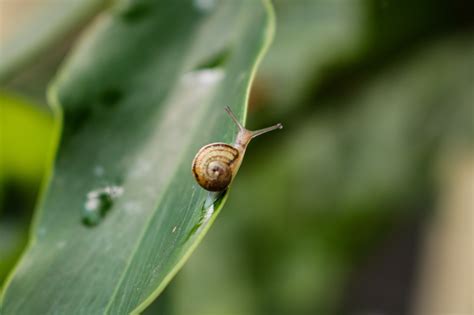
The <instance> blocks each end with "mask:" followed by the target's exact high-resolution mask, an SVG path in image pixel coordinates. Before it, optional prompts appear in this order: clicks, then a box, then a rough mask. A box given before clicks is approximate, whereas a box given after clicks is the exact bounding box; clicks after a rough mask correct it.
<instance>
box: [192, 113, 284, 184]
mask: <svg viewBox="0 0 474 315" xmlns="http://www.w3.org/2000/svg"><path fill="white" fill-rule="evenodd" d="M225 110H226V111H227V113H228V114H229V116H230V117H231V118H232V120H233V121H234V122H235V124H236V125H237V127H238V128H239V132H238V134H237V137H236V140H235V142H234V144H233V145H230V144H227V143H222V142H215V143H211V144H208V145H205V146H203V147H202V148H201V149H200V150H199V151H198V153H197V154H196V156H195V157H194V160H193V163H192V172H193V175H194V178H195V179H196V181H197V183H198V184H199V185H200V186H201V187H202V188H204V189H206V190H208V191H224V190H225V189H227V187H228V186H229V185H230V183H231V182H232V180H233V178H234V177H235V174H236V173H237V171H238V170H239V167H240V164H241V163H242V159H243V157H244V154H245V150H246V149H247V145H248V144H249V142H250V140H252V139H253V138H255V137H257V136H259V135H261V134H264V133H266V132H269V131H272V130H276V129H281V128H283V126H282V125H281V124H276V125H274V126H271V127H268V128H264V129H259V130H256V131H251V130H248V129H246V128H244V127H243V126H242V124H241V123H240V122H239V121H238V120H237V118H236V117H235V115H234V114H233V113H232V111H231V110H230V108H229V107H226V108H225Z"/></svg>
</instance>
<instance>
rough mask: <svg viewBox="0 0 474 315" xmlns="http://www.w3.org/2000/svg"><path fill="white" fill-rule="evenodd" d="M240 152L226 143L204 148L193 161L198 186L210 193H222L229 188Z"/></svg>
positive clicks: (209, 145)
mask: <svg viewBox="0 0 474 315" xmlns="http://www.w3.org/2000/svg"><path fill="white" fill-rule="evenodd" d="M238 158H239V151H238V150H237V149H236V148H234V147H233V146H231V145H228V144H226V143H219V142H218V143H211V144H208V145H206V146H204V147H202V148H201V149H200V150H199V152H198V153H197V154H196V157H195V159H194V161H193V167H192V170H193V174H194V178H196V181H197V182H198V184H199V185H200V186H201V187H202V188H204V189H206V190H209V191H222V190H225V189H226V187H227V186H229V184H230V182H231V181H232V177H233V174H234V170H235V166H236V163H235V162H236V161H238Z"/></svg>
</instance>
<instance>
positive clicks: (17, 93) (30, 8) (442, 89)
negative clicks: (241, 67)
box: [0, 0, 474, 315]
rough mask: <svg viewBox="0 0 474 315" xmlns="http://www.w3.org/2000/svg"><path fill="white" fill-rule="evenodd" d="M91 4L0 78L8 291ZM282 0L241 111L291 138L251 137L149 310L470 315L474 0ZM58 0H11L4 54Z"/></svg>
mask: <svg viewBox="0 0 474 315" xmlns="http://www.w3.org/2000/svg"><path fill="white" fill-rule="evenodd" d="M243 1H245V0H243ZM89 2H91V3H92V1H89ZM97 3H98V4H97ZM97 3H95V4H94V5H90V8H88V9H87V10H85V11H87V12H86V13H81V15H79V14H76V19H75V20H74V22H75V23H71V25H72V26H69V27H68V28H66V30H64V31H63V32H60V33H58V34H55V36H54V40H49V42H48V44H47V45H46V44H45V45H43V46H41V45H36V46H35V47H36V48H35V49H36V54H37V56H39V57H37V58H35V60H30V61H28V58H26V59H25V60H26V61H25V62H23V63H22V66H19V67H17V68H16V69H15V71H11V72H9V73H7V75H4V76H3V78H2V79H3V82H2V85H1V91H0V110H1V112H0V115H1V116H0V126H1V130H0V132H1V133H0V150H1V159H0V186H1V190H0V285H1V283H2V282H3V281H4V279H5V277H6V275H7V273H8V272H9V271H10V270H11V268H12V267H13V265H14V263H15V261H16V260H17V259H18V256H19V254H20V253H21V250H22V249H23V247H24V245H25V242H26V240H27V233H28V227H29V224H30V222H31V216H32V211H33V209H34V204H35V202H36V197H37V195H38V191H39V189H40V183H41V179H42V177H43V175H44V171H45V165H46V159H47V156H48V154H49V149H50V141H51V135H52V127H53V121H52V118H51V115H50V113H49V109H48V108H47V107H46V106H45V104H46V101H45V93H46V86H47V83H48V82H49V80H50V79H51V78H52V76H53V75H54V74H55V71H56V69H57V68H58V67H59V65H60V63H61V61H62V60H63V58H64V56H65V54H66V52H67V51H68V49H69V48H70V47H71V43H73V42H74V39H75V38H76V36H77V34H78V33H80V30H81V28H82V27H83V26H84V25H86V24H87V23H88V21H89V19H90V18H91V17H92V16H93V15H94V14H93V13H94V12H96V11H97V10H98V9H100V8H101V5H107V3H105V4H104V3H99V2H97ZM273 3H274V6H275V11H276V18H277V30H276V34H275V38H274V42H273V45H272V46H271V48H270V50H269V51H268V53H267V55H266V57H265V59H264V61H263V64H262V65H261V67H260V69H259V71H258V74H257V78H256V80H255V82H254V84H253V87H252V93H251V98H250V104H249V106H250V108H249V120H248V122H247V123H248V126H249V128H251V129H256V128H258V127H260V126H266V125H269V124H272V123H274V122H277V121H281V122H282V123H283V124H284V126H285V129H284V132H281V133H279V134H278V135H274V136H272V137H265V138H263V137H262V138H261V139H256V140H255V142H254V143H252V145H251V146H250V148H249V150H248V153H247V156H246V160H245V162H244V164H243V166H242V168H241V170H240V173H239V176H238V177H237V179H236V181H235V183H234V185H233V188H232V191H231V194H230V197H229V201H228V203H227V205H226V206H225V209H224V211H223V212H222V214H221V217H220V218H219V220H217V222H216V224H215V225H214V227H213V228H212V229H211V231H210V232H209V234H208V235H207V237H206V238H205V240H204V242H203V243H202V245H201V246H200V247H199V249H198V250H197V251H196V253H195V254H193V256H192V258H191V259H190V261H189V262H188V263H187V264H186V266H185V267H184V269H183V270H182V271H181V272H180V273H179V274H178V276H177V277H176V279H175V280H174V281H173V282H172V283H171V285H170V286H169V287H168V288H167V289H166V291H165V293H164V294H163V295H162V296H160V298H159V299H158V300H157V302H156V303H155V304H154V305H152V306H151V307H150V309H149V310H148V311H147V313H149V314H157V313H160V312H159V310H163V309H166V310H167V314H168V313H169V314H178V315H181V314H198V315H218V314H222V315H233V314H236V315H240V314H276V315H279V314H282V315H286V314H288V315H290V314H305V315H306V314H322V315H325V314H328V315H331V314H361V315H362V314H367V315H368V314H413V313H415V314H427V315H438V314H439V315H448V314H459V315H468V314H474V313H473V312H474V309H473V305H472V301H474V292H473V286H474V273H473V271H472V264H473V263H474V257H473V255H474V254H473V251H474V248H473V246H472V237H473V232H472V231H473V229H474V220H473V219H472V213H473V212H472V211H474V200H472V198H470V199H469V196H473V195H474V171H473V169H474V154H473V150H472V148H473V144H474V139H473V138H474V3H473V2H472V1H469V0H454V1H447V0H445V1H441V0H440V1H429V0H418V1H408V0H398V1H396V0H360V1H356V0H345V1H342V0H341V1H339V0H336V1H334V0H275V1H273ZM65 7H67V1H66V2H64V1H63V2H61V1H59V2H52V1H40V0H37V1H12V0H2V1H1V2H0V10H1V15H0V18H1V20H0V26H1V28H2V32H1V33H0V35H1V37H0V38H1V40H2V41H1V43H0V45H1V46H0V52H1V50H2V46H3V47H6V46H4V45H9V43H10V42H9V40H10V41H11V38H15V39H16V40H17V41H31V43H34V40H33V39H32V38H33V37H34V27H33V28H32V25H35V24H37V23H48V21H49V20H48V19H47V18H45V17H44V16H45V15H44V14H42V13H41V12H44V10H52V8H54V10H53V11H54V12H62V11H60V10H64V8H65ZM25 12H26V13H25ZM22 14H23V17H22ZM25 14H27V15H26V16H25ZM15 15H16V16H17V18H18V21H20V22H21V23H12V21H16V20H17V18H16V17H15ZM77 16H79V17H77ZM19 17H22V18H21V19H20V18H19ZM53 24H54V23H53ZM23 26H24V27H23ZM28 29H30V32H29V33H28V32H27V31H25V30H28ZM19 30H21V32H20V31H19ZM25 34H26V35H25ZM20 35H22V36H26V37H18V36H20ZM28 36H29V37H28ZM463 191H466V192H465V193H464V194H462V193H459V192H463ZM456 193H457V194H456ZM466 196H467V198H466ZM445 226H449V228H446V227H445ZM433 234H434V235H435V236H434V239H435V240H434V241H433V240H432V239H433ZM436 237H437V238H436ZM433 242H434V243H433ZM430 244H431V245H430ZM433 244H434V245H433ZM430 246H431V247H434V249H435V250H431V251H430ZM446 249H450V250H448V251H446ZM446 257H448V258H449V259H448V258H446ZM452 260H454V261H455V263H452ZM432 261H436V262H439V263H438V264H437V265H436V266H430V264H429V263H430V262H432ZM459 273H462V274H463V277H461V278H458V274H459ZM445 278H446V279H447V280H446V279H445ZM454 279H459V280H460V281H459V282H456V285H455V286H453V284H452V282H450V281H454ZM427 283H428V284H427Z"/></svg>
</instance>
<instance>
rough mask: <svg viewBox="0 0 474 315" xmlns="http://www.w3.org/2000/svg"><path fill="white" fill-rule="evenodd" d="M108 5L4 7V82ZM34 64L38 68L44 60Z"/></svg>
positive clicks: (95, 1) (63, 1) (52, 1)
mask: <svg viewBox="0 0 474 315" xmlns="http://www.w3.org/2000/svg"><path fill="white" fill-rule="evenodd" d="M104 2H105V1H104V0H44V1H41V2H38V3H27V4H25V3H21V2H17V1H11V2H7V3H5V2H4V3H2V10H5V12H6V14H5V15H3V14H2V38H1V47H2V58H1V59H0V82H4V81H6V80H8V79H9V78H10V77H11V76H12V75H15V74H16V73H17V71H18V70H19V69H20V68H21V67H24V66H25V64H27V63H31V62H32V61H33V60H34V58H35V57H37V56H38V55H40V54H41V53H42V52H44V51H45V50H47V48H49V47H50V46H51V45H52V44H54V43H55V42H57V41H58V39H60V38H62V37H64V36H65V35H66V34H67V33H68V32H71V30H73V29H74V28H75V27H77V26H78V24H80V23H84V20H86V19H88V18H90V17H91V16H93V15H94V14H95V13H96V12H97V11H98V10H99V9H100V8H102V7H103V5H104ZM11 13H13V14H11ZM18 20H20V21H21V23H18ZM44 58H45V57H44V56H43V57H42V59H44ZM34 61H35V64H36V63H38V61H40V62H41V61H42V60H34Z"/></svg>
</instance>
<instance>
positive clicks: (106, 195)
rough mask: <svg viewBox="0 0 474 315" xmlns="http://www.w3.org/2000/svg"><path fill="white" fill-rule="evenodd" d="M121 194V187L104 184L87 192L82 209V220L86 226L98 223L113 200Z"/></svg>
mask: <svg viewBox="0 0 474 315" xmlns="http://www.w3.org/2000/svg"><path fill="white" fill-rule="evenodd" d="M122 194H123V187H120V186H106V187H103V188H99V189H95V190H92V191H90V192H88V193H87V196H86V202H85V203H84V208H83V210H82V222H83V223H84V224H85V225H88V226H95V225H97V224H99V223H100V222H101V221H102V219H103V218H104V217H105V215H106V214H107V212H108V211H109V210H110V208H111V207H112V205H113V203H114V200H115V199H117V198H118V197H120V196H121V195H122Z"/></svg>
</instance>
